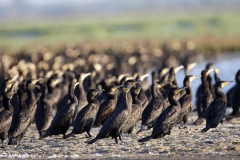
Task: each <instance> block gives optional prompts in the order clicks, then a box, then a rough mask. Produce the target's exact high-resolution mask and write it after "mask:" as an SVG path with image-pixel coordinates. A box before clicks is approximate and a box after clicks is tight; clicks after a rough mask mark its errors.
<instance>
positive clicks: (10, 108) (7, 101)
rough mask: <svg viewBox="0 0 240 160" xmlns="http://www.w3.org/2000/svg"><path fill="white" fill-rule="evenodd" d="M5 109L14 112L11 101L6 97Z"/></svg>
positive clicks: (4, 101) (4, 99)
mask: <svg viewBox="0 0 240 160" xmlns="http://www.w3.org/2000/svg"><path fill="white" fill-rule="evenodd" d="M3 107H4V109H5V110H9V111H11V112H13V106H12V105H11V103H10V99H9V98H8V97H7V96H6V95H4V97H3Z"/></svg>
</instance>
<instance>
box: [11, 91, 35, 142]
mask: <svg viewBox="0 0 240 160" xmlns="http://www.w3.org/2000/svg"><path fill="white" fill-rule="evenodd" d="M17 94H18V97H19V102H20V106H19V107H20V108H19V110H18V112H17V113H16V114H15V115H14V116H15V117H13V120H12V123H11V127H10V129H9V131H8V139H9V141H8V145H17V146H18V145H20V141H21V140H22V139H23V137H24V134H25V133H26V131H27V128H28V126H29V122H30V116H29V110H28V108H27V106H26V104H25V102H24V100H23V94H24V92H23V91H22V90H21V89H18V90H17Z"/></svg>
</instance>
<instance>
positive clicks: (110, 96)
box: [107, 92, 117, 100]
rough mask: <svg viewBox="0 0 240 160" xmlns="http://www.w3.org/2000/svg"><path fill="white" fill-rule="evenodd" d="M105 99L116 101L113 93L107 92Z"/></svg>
mask: <svg viewBox="0 0 240 160" xmlns="http://www.w3.org/2000/svg"><path fill="white" fill-rule="evenodd" d="M107 98H108V99H109V100H113V99H117V96H116V95H115V94H114V93H112V92H108V93H107Z"/></svg>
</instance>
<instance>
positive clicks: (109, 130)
mask: <svg viewBox="0 0 240 160" xmlns="http://www.w3.org/2000/svg"><path fill="white" fill-rule="evenodd" d="M136 83H138V82H136V81H134V80H128V81H126V82H125V85H124V86H123V92H122V93H121V96H120V99H119V105H117V107H116V108H115V110H114V111H113V112H112V114H111V115H109V117H108V119H107V120H106V121H105V123H104V124H103V126H102V128H101V130H100V132H99V133H98V135H97V136H96V137H95V138H94V139H92V140H90V141H89V142H88V144H92V143H94V142H96V141H97V140H99V139H102V138H106V137H108V136H111V137H112V138H114V139H115V142H116V143H118V140H117V138H118V137H119V139H120V140H121V134H122V127H123V126H124V124H125V123H126V122H127V121H128V119H129V118H130V115H131V112H132V96H131V94H130V92H129V91H130V89H131V87H133V86H135V84H136Z"/></svg>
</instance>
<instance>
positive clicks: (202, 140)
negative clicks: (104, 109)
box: [0, 113, 240, 159]
mask: <svg viewBox="0 0 240 160" xmlns="http://www.w3.org/2000/svg"><path fill="white" fill-rule="evenodd" d="M196 118H197V116H196V113H191V114H190V115H189V123H188V124H187V129H179V128H178V127H177V126H176V127H174V129H173V130H172V132H171V135H167V136H165V137H164V138H162V139H155V140H151V141H149V142H146V143H139V142H138V141H137V139H139V138H142V137H145V136H147V135H150V133H151V131H145V132H142V133H141V134H139V135H136V134H135V133H136V131H137V130H138V128H139V126H140V123H138V125H137V126H136V128H135V129H134V133H133V134H131V135H123V136H122V138H123V142H120V144H115V142H114V140H113V139H111V138H108V139H103V140H99V141H97V142H96V143H95V144H92V145H87V144H86V143H85V142H86V141H88V140H89V139H88V138H86V135H85V133H84V134H81V135H77V136H76V137H71V138H69V139H67V140H63V139H61V137H62V136H52V137H48V138H46V139H44V140H43V141H41V140H38V134H37V131H36V129H35V124H34V125H32V126H31V127H30V129H29V131H28V132H27V133H26V135H25V137H24V139H23V141H22V143H21V145H20V146H19V147H18V148H14V147H10V146H7V148H3V149H2V148H1V149H0V158H1V159H4V158H6V159H8V158H28V159H29V158H33V159H34V158H63V159H69V158H96V159H101V158H107V159H109V158H110V159H115V158H124V159H128V158H131V159H146V158H147V159H159V158H161V159H166V158H170V159H182V158H197V159H199V158H202V159H206V158H208V159H211V158H217V159H221V158H240V138H239V137H240V119H234V120H232V121H230V122H224V123H223V124H220V125H219V126H218V128H216V129H211V130H210V131H208V132H207V133H204V134H203V133H201V132H200V131H201V129H202V128H204V125H200V126H193V125H191V123H192V122H193V121H194V120H196ZM98 131H99V128H93V129H92V131H91V133H92V135H93V136H95V135H96V134H97V133H98Z"/></svg>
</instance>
